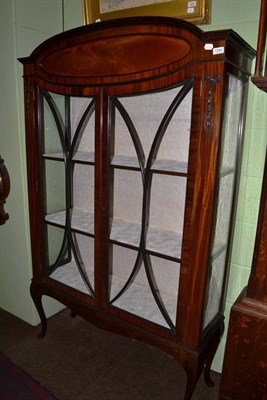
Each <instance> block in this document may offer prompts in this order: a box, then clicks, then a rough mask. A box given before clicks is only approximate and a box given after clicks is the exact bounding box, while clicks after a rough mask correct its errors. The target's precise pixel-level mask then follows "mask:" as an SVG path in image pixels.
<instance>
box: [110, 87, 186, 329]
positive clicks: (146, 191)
mask: <svg viewBox="0 0 267 400" xmlns="http://www.w3.org/2000/svg"><path fill="white" fill-rule="evenodd" d="M192 92H193V90H192V81H191V80H188V82H187V83H186V84H185V85H183V86H180V87H175V88H173V89H170V90H166V91H161V92H154V93H148V94H144V95H141V96H129V97H122V98H118V99H115V98H112V99H111V107H110V113H111V114H110V120H111V123H110V127H111V129H110V149H109V150H110V159H111V168H112V169H111V171H112V172H111V175H110V214H111V216H112V221H111V227H112V229H111V235H110V243H113V245H112V244H110V273H111V275H110V279H111V281H110V285H111V286H110V290H111V297H112V298H113V299H114V296H115V301H114V305H116V306H117V307H119V308H123V309H125V310H127V311H129V312H131V313H133V314H136V315H138V316H140V317H142V318H145V319H147V320H150V321H152V322H155V323H158V324H160V325H162V326H165V327H168V328H170V329H174V326H175V321H176V307H177V299H178V281H179V271H180V261H181V247H182V236H183V225H184V208H185V196H186V185H187V163H188V154H189V139H190V127H191V112H192ZM144 121H145V123H144ZM114 243H116V244H117V245H118V244H121V245H122V246H125V247H128V248H127V249H126V248H125V247H119V246H115V245H114ZM130 249H132V250H130ZM133 250H136V251H135V252H134V251H133ZM120 256H121V257H122V260H121V261H120ZM120 263H121V264H120ZM120 265H123V270H121V269H120ZM125 273H126V275H127V277H126V276H125ZM131 274H133V276H131ZM128 279H130V280H131V281H132V284H131V285H129V287H128V285H127V284H126V282H127V280H128ZM125 284H126V286H127V290H125V291H124V292H123V294H121V295H119V297H118V298H116V295H118V293H120V290H121V289H122V288H123V286H124V285H125ZM172 285H173V286H175V291H173V290H172V289H171V288H172Z"/></svg>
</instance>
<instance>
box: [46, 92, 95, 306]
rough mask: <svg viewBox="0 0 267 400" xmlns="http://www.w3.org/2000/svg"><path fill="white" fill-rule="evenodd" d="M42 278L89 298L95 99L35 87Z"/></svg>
mask: <svg viewBox="0 0 267 400" xmlns="http://www.w3.org/2000/svg"><path fill="white" fill-rule="evenodd" d="M38 92H39V93H38V94H39V111H38V115H39V121H38V126H39V139H40V146H41V158H42V160H41V171H42V179H41V182H42V184H43V215H42V218H43V227H44V238H45V240H44V247H45V249H44V253H45V255H44V258H45V259H44V268H45V271H44V275H45V276H47V277H49V278H51V279H53V280H54V281H56V282H59V283H62V284H64V285H66V286H67V287H70V288H71V289H72V290H73V289H74V290H75V291H78V292H82V293H86V294H88V295H89V296H90V297H91V298H94V297H95V288H94V282H95V279H94V272H95V268H94V266H95V257H94V203H95V201H94V185H95V178H94V176H95V167H94V154H95V99H94V98H93V97H74V96H69V95H62V94H57V93H53V92H51V91H48V90H44V89H41V88H39V91H38Z"/></svg>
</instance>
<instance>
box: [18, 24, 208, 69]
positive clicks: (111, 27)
mask: <svg viewBox="0 0 267 400" xmlns="http://www.w3.org/2000/svg"><path fill="white" fill-rule="evenodd" d="M138 26H140V27H141V26H147V27H149V26H150V27H151V32H152V31H153V32H154V33H155V34H156V33H160V32H161V31H162V29H164V28H163V26H165V28H167V27H170V28H171V27H173V28H174V29H175V28H176V29H181V30H184V31H188V32H191V34H193V35H194V36H196V37H198V38H201V36H202V34H203V31H202V30H201V29H200V28H198V27H197V26H196V25H194V24H192V23H190V22H187V21H184V20H181V19H178V18H171V17H153V16H151V17H129V18H120V19H113V20H107V21H101V22H97V23H93V24H89V25H84V26H80V27H78V28H74V29H71V30H68V31H65V32H62V33H59V34H57V35H55V36H52V37H51V38H49V39H47V40H45V41H44V42H42V43H41V44H40V45H39V46H38V47H36V48H35V50H33V52H32V53H31V55H30V56H28V57H21V58H19V61H20V62H21V63H22V64H29V63H32V62H34V61H35V60H36V59H37V58H38V57H39V56H40V55H41V54H42V53H44V52H46V51H47V50H48V49H52V48H53V47H55V48H57V49H59V48H64V47H67V46H69V45H70V46H71V45H72V44H73V45H74V44H78V43H81V42H83V41H85V40H86V39H87V38H88V39H90V37H91V36H93V35H94V34H95V35H98V34H99V35H101V36H104V34H105V32H106V31H109V32H110V36H112V35H116V34H118V33H119V32H120V31H121V30H122V28H123V29H125V30H127V27H128V28H129V30H131V27H132V28H133V27H135V28H136V33H138V28H137V27H138ZM153 26H154V27H153ZM152 27H153V28H152ZM125 32H126V31H125ZM162 34H163V31H162Z"/></svg>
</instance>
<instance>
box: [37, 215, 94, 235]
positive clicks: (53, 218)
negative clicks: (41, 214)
mask: <svg viewBox="0 0 267 400" xmlns="http://www.w3.org/2000/svg"><path fill="white" fill-rule="evenodd" d="M45 221H46V222H47V223H48V224H51V225H55V226H59V227H65V225H66V211H65V210H63V211H59V212H56V213H53V214H48V215H46V216H45ZM71 230H72V231H74V232H78V233H82V234H84V235H88V236H94V214H93V213H91V212H88V211H85V210H81V209H73V211H72V216H71Z"/></svg>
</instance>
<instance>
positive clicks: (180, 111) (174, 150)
mask: <svg viewBox="0 0 267 400" xmlns="http://www.w3.org/2000/svg"><path fill="white" fill-rule="evenodd" d="M181 89H182V87H176V88H174V89H170V90H166V91H161V92H156V93H149V94H145V95H142V96H133V97H122V98H120V99H119V101H120V103H121V104H122V106H123V107H124V109H125V110H126V112H127V113H128V117H129V118H130V120H131V122H132V124H133V125H134V128H135V130H136V132H137V135H138V137H139V139H140V141H141V143H142V148H143V152H144V155H145V159H146V161H147V159H148V156H149V153H150V150H151V147H152V143H153V140H154V139H155V136H156V133H157V131H158V129H159V127H160V125H161V123H162V120H163V118H164V116H165V115H166V113H167V111H168V108H169V107H170V105H171V104H172V102H173V101H174V99H175V98H176V96H177V95H178V94H179V93H181V92H182V91H181ZM191 110H192V89H191V90H190V91H189V93H187V94H186V95H184V98H183V100H182V102H181V104H180V105H179V107H178V108H177V110H176V111H175V113H174V115H173V116H172V118H171V119H170V121H169V123H168V125H167V129H166V133H165V135H164V138H163V139H162V143H161V145H160V147H159V150H158V159H166V160H175V161H184V162H187V161H188V148H189V137H190V127H191ZM144 121H145V124H144ZM115 124H116V126H115V131H116V140H115V147H114V154H115V156H120V155H123V156H133V157H136V156H137V155H136V151H135V148H134V146H133V141H132V138H131V135H129V131H128V128H127V126H126V122H125V120H124V119H123V117H122V116H121V114H120V112H119V111H118V108H116V110H115Z"/></svg>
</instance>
